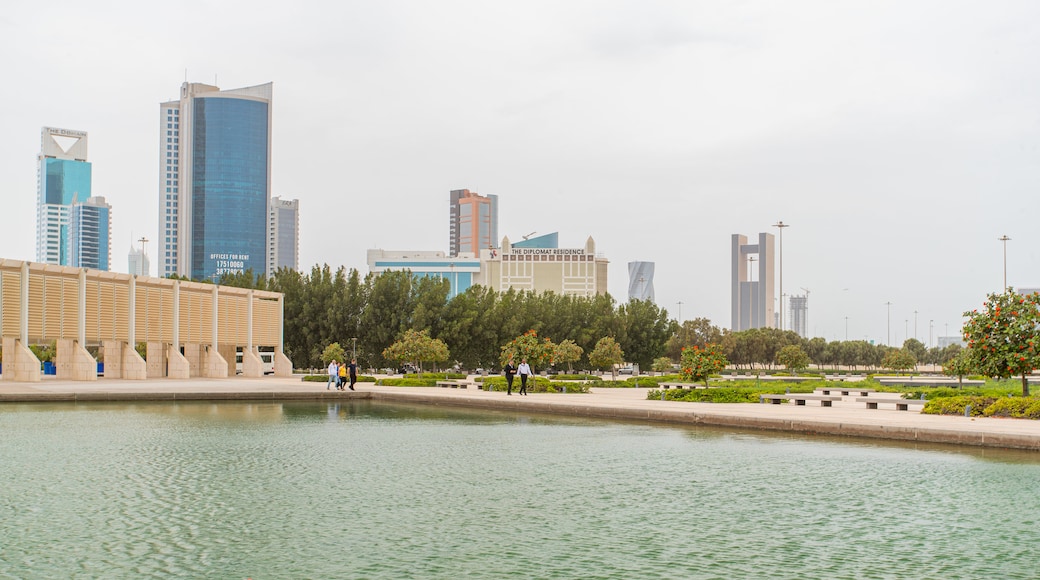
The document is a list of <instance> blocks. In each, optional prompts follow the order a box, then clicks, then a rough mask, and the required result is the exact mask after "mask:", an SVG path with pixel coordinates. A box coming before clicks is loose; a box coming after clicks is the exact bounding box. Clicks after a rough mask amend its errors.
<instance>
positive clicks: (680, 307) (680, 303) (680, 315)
mask: <svg viewBox="0 0 1040 580" xmlns="http://www.w3.org/2000/svg"><path fill="white" fill-rule="evenodd" d="M676 304H678V305H679V324H680V325H681V324H682V300H680V301H678V302H676Z"/></svg>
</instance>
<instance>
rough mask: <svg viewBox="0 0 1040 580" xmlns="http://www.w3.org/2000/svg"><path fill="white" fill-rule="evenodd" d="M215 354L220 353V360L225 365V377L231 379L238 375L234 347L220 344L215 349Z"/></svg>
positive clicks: (235, 349) (236, 351) (236, 350)
mask: <svg viewBox="0 0 1040 580" xmlns="http://www.w3.org/2000/svg"><path fill="white" fill-rule="evenodd" d="M217 352H218V353H220V358H222V359H224V362H226V363H227V376H229V377H233V376H235V375H236V374H238V370H237V367H238V365H237V364H236V360H237V358H236V356H237V354H238V349H237V348H236V347H235V345H233V344H221V345H219V346H218V347H217Z"/></svg>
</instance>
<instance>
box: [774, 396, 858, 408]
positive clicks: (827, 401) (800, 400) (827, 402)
mask: <svg viewBox="0 0 1040 580" xmlns="http://www.w3.org/2000/svg"><path fill="white" fill-rule="evenodd" d="M840 400H841V397H840V396H838V395H812V394H809V393H785V394H783V395H771V394H770V395H759V396H758V402H760V403H764V402H766V401H769V402H770V403H772V404H774V405H779V404H780V403H782V402H783V401H794V404H795V405H801V406H803V407H804V406H805V402H806V401H819V402H820V406H821V407H833V406H834V401H840Z"/></svg>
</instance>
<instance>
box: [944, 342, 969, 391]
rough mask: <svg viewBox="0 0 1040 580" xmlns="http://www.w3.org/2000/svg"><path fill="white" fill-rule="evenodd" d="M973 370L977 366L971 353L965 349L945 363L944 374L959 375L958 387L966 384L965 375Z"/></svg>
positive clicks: (949, 375)
mask: <svg viewBox="0 0 1040 580" xmlns="http://www.w3.org/2000/svg"><path fill="white" fill-rule="evenodd" d="M973 370H975V367H974V362H973V361H972V360H971V353H970V351H968V350H965V349H962V350H961V351H960V352H958V353H957V354H956V355H954V356H953V358H950V359H949V360H947V361H946V362H944V363H943V374H944V375H946V376H948V377H957V386H958V387H960V386H961V385H962V384H964V375H967V374H970V373H971V372H972V371H973Z"/></svg>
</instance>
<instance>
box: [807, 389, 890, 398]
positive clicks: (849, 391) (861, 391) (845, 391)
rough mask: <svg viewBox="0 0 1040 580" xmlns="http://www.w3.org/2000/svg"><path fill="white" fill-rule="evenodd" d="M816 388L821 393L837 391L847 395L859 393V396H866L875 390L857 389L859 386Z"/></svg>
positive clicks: (827, 393) (826, 393)
mask: <svg viewBox="0 0 1040 580" xmlns="http://www.w3.org/2000/svg"><path fill="white" fill-rule="evenodd" d="M816 390H817V391H819V392H821V393H823V394H824V395H829V394H831V393H838V394H839V395H844V396H848V395H851V394H852V393H859V396H861V397H866V396H867V395H869V394H870V393H874V392H876V391H874V389H859V388H856V387H824V388H822V389H816Z"/></svg>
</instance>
